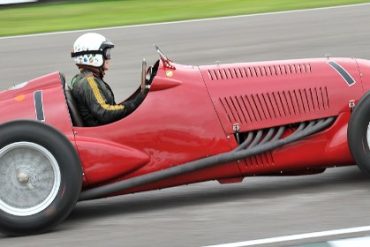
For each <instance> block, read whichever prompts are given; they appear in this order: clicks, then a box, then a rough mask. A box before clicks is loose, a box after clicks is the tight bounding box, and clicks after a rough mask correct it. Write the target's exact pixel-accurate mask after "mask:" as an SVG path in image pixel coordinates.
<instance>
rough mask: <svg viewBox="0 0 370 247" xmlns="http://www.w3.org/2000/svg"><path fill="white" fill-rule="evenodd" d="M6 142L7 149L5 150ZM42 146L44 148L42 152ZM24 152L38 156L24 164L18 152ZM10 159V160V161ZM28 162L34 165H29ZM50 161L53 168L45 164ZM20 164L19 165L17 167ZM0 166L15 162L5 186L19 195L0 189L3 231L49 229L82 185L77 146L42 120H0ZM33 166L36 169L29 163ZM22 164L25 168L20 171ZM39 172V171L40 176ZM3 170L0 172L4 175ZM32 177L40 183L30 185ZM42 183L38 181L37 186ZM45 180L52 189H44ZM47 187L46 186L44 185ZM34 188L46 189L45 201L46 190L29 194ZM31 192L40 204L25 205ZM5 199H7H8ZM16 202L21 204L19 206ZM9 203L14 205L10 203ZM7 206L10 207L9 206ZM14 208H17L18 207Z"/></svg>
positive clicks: (21, 232) (22, 232)
mask: <svg viewBox="0 0 370 247" xmlns="http://www.w3.org/2000/svg"><path fill="white" fill-rule="evenodd" d="M22 145H23V146H22ZM24 145H25V146H26V147H24ZM27 145H28V146H30V147H28V146H27ZM40 147H42V148H40ZM7 148H8V149H9V150H11V151H7V150H8V149H7ZM22 148H23V149H22ZM27 148H29V149H27ZM37 148H39V150H38V149H37ZM2 150H3V151H2ZM4 150H5V151H4ZM24 150H26V151H24ZM44 150H47V151H45V152H44ZM1 151H2V152H1ZM12 152H13V153H12ZM27 152H28V153H27ZM24 153H26V154H27V155H32V154H33V153H34V154H35V155H34V156H30V157H31V158H33V159H34V160H37V161H32V159H30V160H29V161H27V162H23V163H24V164H23V163H22V162H19V160H22V159H23V158H22V155H23V156H25V154H24ZM49 154H51V155H49ZM7 155H8V156H7ZM18 157H19V158H18ZM52 157H54V159H53V158H52ZM14 159H15V161H14V162H10V161H11V160H14ZM50 160H52V161H54V162H52V161H50ZM32 162H33V163H32ZM13 163H14V164H13ZM30 163H32V164H33V166H32V165H29V164H30ZM49 163H50V164H51V165H50V167H51V168H49V167H48V164H49ZM18 164H19V166H20V167H21V168H19V167H18ZM27 165H29V167H27ZM43 165H44V166H45V169H46V168H47V169H46V170H45V169H44V168H42V169H43V170H42V169H41V168H40V167H42V166H43ZM1 166H3V169H4V170H5V169H8V170H11V171H13V170H12V169H13V168H12V167H16V168H14V172H9V174H13V173H14V177H12V176H9V177H11V178H12V179H13V180H11V179H6V180H8V186H10V188H11V189H10V191H13V192H14V193H13V194H15V195H17V197H11V195H10V196H8V197H7V194H6V192H1V193H3V194H1V193H0V203H4V204H3V206H2V205H1V204H0V231H2V232H3V233H5V234H6V235H12V236H14V235H28V234H36V233H41V232H45V231H47V230H50V229H51V227H53V226H55V225H56V224H58V223H60V222H61V221H62V220H64V219H65V218H66V217H67V216H68V215H69V214H70V212H71V211H72V209H73V208H74V206H75V204H76V202H77V200H78V198H79V194H80V192H81V186H82V168H81V165H80V161H79V157H78V155H77V153H76V150H75V149H74V147H73V146H72V144H71V143H70V141H69V140H68V139H67V138H66V137H65V136H64V135H63V134H61V133H60V132H59V131H57V130H56V129H54V128H52V127H50V126H48V125H46V124H43V123H40V122H36V121H29V120H21V121H14V122H9V123H6V124H3V125H0V168H1ZM23 166H24V167H26V168H24V167H23ZM4 167H5V168H4ZM35 167H36V170H37V171H38V172H36V171H35V169H33V168H35ZM22 169H23V170H25V171H24V172H22V171H20V170H22ZM58 169H59V170H58ZM32 171H34V173H33V172H32ZM50 171H51V172H50ZM56 171H57V172H56ZM27 173H30V174H31V175H32V176H31V175H29V174H27ZM9 174H7V173H6V175H5V177H7V178H8V176H7V175H9ZM39 174H42V176H40V175H39ZM45 174H46V175H45ZM48 175H49V177H48ZM2 176H3V177H4V175H2ZM45 176H46V179H45V178H44V177H45ZM57 178H58V179H57ZM32 179H33V180H32ZM48 179H49V180H48ZM44 180H46V182H44V184H42V183H41V182H39V181H44ZM14 181H15V182H14ZM50 181H51V182H50ZM56 181H57V182H56ZM32 183H34V184H36V185H37V186H38V187H37V186H34V185H32ZM38 183H39V184H38ZM40 183H41V185H42V186H40ZM2 184H3V183H2ZM45 184H47V186H49V185H50V184H52V186H51V189H50V192H48V191H49V187H47V186H46V185H45ZM12 185H13V186H12ZM45 187H46V189H44V188H45ZM40 188H41V189H40ZM19 191H21V194H17V193H15V192H19ZM27 193H28V194H27ZM35 193H45V195H46V197H45V198H46V199H47V198H49V199H48V200H49V201H47V200H46V199H45V200H46V202H47V203H45V200H44V199H43V198H44V197H43V195H44V194H41V196H39V194H36V195H37V196H38V197H37V196H36V197H35V196H32V197H31V196H30V195H29V194H32V195H34V194H35ZM47 193H50V194H47ZM19 195H22V196H23V197H24V198H27V199H28V201H27V200H25V201H23V200H18V199H14V198H19ZM50 195H52V196H50ZM1 196H2V197H1ZM9 198H10V199H9ZM34 198H37V200H39V199H40V202H37V203H39V204H37V203H35V204H34V205H35V206H36V209H35V210H31V209H32V208H35V207H34V206H33V204H32V205H29V207H28V208H27V207H25V208H26V209H23V207H24V204H25V203H26V202H27V203H29V201H30V200H31V201H32V200H35V199H34ZM7 200H10V202H11V203H9V202H8V201H7ZM43 200H44V201H43ZM12 203H13V204H12ZM17 203H18V204H19V205H20V206H19V207H18V204H17ZM4 205H5V206H4ZM9 205H10V206H9ZM13 205H16V206H14V207H13ZM1 207H3V208H1ZM8 207H10V208H11V209H8ZM44 207H45V208H44ZM13 208H14V209H13ZM43 208H44V209H43ZM18 209H19V210H20V212H18V211H17V210H18ZM28 209H29V210H28ZM22 210H23V211H22ZM27 210H28V211H27ZM37 210H39V211H37ZM13 212H14V213H13ZM19 214H25V215H19Z"/></svg>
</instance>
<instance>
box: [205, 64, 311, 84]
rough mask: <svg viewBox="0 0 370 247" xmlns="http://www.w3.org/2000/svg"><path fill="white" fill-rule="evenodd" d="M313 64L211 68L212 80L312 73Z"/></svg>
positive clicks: (209, 72) (210, 76)
mask: <svg viewBox="0 0 370 247" xmlns="http://www.w3.org/2000/svg"><path fill="white" fill-rule="evenodd" d="M311 72H312V69H311V65H310V64H309V63H305V64H279V65H269V66H247V67H229V68H217V69H209V70H208V77H209V79H210V80H212V81H215V80H232V79H242V78H245V79H247V78H259V77H267V76H282V75H292V74H306V73H311Z"/></svg>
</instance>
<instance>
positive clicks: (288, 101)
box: [219, 87, 330, 123]
mask: <svg viewBox="0 0 370 247" xmlns="http://www.w3.org/2000/svg"><path fill="white" fill-rule="evenodd" d="M219 101H220V104H221V105H222V108H223V109H224V111H225V113H226V115H227V117H228V120H229V121H230V123H251V122H258V121H263V120H268V119H275V118H284V117H290V116H299V115H302V114H306V113H312V112H318V111H324V110H327V109H328V108H329V107H330V102H329V97H328V89H327V87H313V88H304V89H294V90H289V91H275V92H266V93H260V94H249V95H238V96H228V97H220V98H219Z"/></svg>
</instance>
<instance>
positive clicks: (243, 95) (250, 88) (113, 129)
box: [0, 49, 370, 235]
mask: <svg viewBox="0 0 370 247" xmlns="http://www.w3.org/2000/svg"><path fill="white" fill-rule="evenodd" d="M157 51H158V52H159V54H160V59H159V60H158V62H156V63H155V64H154V65H153V67H149V68H146V65H145V63H143V69H142V71H143V72H142V84H141V87H144V86H147V87H148V86H150V92H149V94H148V95H147V96H146V98H145V100H144V101H143V103H142V104H141V105H140V106H139V107H138V108H137V109H136V110H135V111H134V112H133V113H131V114H130V115H129V116H127V117H126V118H124V119H121V120H119V121H117V122H114V123H111V124H107V125H103V126H98V127H84V126H83V122H82V121H81V118H80V116H79V114H78V111H77V110H76V106H75V103H74V99H73V97H71V94H70V92H69V91H68V90H67V89H65V87H64V85H65V79H64V77H63V75H61V74H60V73H59V72H55V73H51V74H48V75H45V76H43V77H40V78H37V79H34V80H31V81H28V82H26V83H23V84H19V85H17V86H15V87H13V88H10V89H9V90H5V91H2V92H0V111H1V114H0V123H1V125H0V183H1V186H0V230H1V231H2V232H4V233H6V234H9V235H23V234H34V233H39V232H43V231H46V230H48V229H50V228H51V227H52V226H55V225H56V224H58V223H60V222H61V221H62V220H63V219H65V218H66V217H67V216H68V215H69V213H70V212H71V210H72V209H73V208H74V206H75V204H76V202H77V201H79V200H90V199H95V198H102V197H109V196H116V195H122V194H127V193H134V192H140V191H148V190H155V189H161V188H167V187H172V186H179V185H184V184H190V183H196V182H202V181H208V180H218V181H219V182H220V183H234V182H240V181H242V180H243V178H244V177H246V176H265V175H282V176H284V175H304V174H316V173H320V172H323V171H324V170H325V169H326V168H327V167H334V166H343V165H353V164H358V165H359V166H360V168H362V169H363V170H364V171H366V172H369V171H370V149H369V142H370V128H369V122H370V114H369V113H370V96H369V93H368V91H369V88H370V61H367V60H361V59H347V58H324V59H302V60H287V61H272V62H259V63H240V64H225V65H210V66H184V65H180V64H175V63H173V62H172V61H170V60H169V59H168V58H167V57H166V56H164V55H163V53H162V52H160V50H159V49H157ZM139 90H140V88H139V89H138V90H137V91H136V92H135V93H137V92H139ZM135 93H134V94H135ZM153 109H155V110H153Z"/></svg>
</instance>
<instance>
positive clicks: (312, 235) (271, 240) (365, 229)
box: [204, 226, 370, 247]
mask: <svg viewBox="0 0 370 247" xmlns="http://www.w3.org/2000/svg"><path fill="white" fill-rule="evenodd" d="M368 231H370V226H362V227H353V228H345V229H337V230H329V231H323V232H311V233H304V234H297V235H288V236H280V237H274V238H264V239H256V240H249V241H244V242H235V243H228V244H218V245H208V246H204V247H245V246H256V245H261V244H276V243H281V242H289V241H294V240H302V239H308V238H320V237H327V236H334V235H343V234H349V233H359V232H368Z"/></svg>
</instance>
